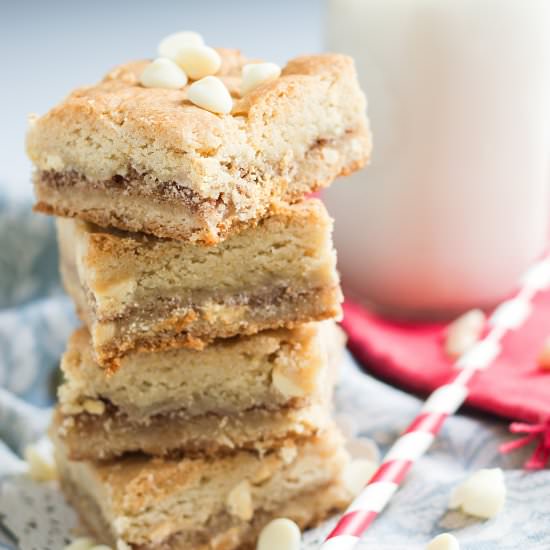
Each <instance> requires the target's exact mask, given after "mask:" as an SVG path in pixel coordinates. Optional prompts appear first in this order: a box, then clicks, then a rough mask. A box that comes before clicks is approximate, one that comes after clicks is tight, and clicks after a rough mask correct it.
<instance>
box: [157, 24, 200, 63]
mask: <svg viewBox="0 0 550 550" xmlns="http://www.w3.org/2000/svg"><path fill="white" fill-rule="evenodd" d="M203 44H204V39H203V37H202V36H201V35H200V34H199V33H198V32H193V31H181V32H175V33H173V34H169V35H168V36H166V37H165V38H163V39H162V40H161V41H160V44H159V45H158V48H157V50H158V54H159V56H160V57H168V58H169V59H172V60H173V59H174V58H175V57H176V55H177V53H178V52H179V51H180V50H181V49H182V48H184V47H185V46H202V45H203Z"/></svg>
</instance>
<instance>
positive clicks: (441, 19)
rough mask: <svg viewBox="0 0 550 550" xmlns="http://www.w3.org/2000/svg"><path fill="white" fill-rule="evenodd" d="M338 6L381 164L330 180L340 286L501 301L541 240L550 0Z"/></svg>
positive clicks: (395, 302)
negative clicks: (365, 97)
mask: <svg viewBox="0 0 550 550" xmlns="http://www.w3.org/2000/svg"><path fill="white" fill-rule="evenodd" d="M330 6H331V11H330V14H331V15H332V17H331V19H330V20H331V26H330V33H329V42H328V44H329V47H330V48H331V49H335V50H341V51H344V52H347V53H351V54H352V55H353V56H354V57H355V58H356V60H357V63H358V67H359V71H360V76H361V79H362V83H363V86H364V88H365V89H366V90H367V95H368V99H369V113H370V117H371V121H372V128H373V134H374V153H373V161H372V165H371V166H370V167H369V168H368V169H367V170H366V171H365V172H363V173H360V174H359V175H356V176H354V177H353V178H352V180H351V181H346V182H345V185H344V183H342V184H341V185H336V186H334V187H332V188H331V189H330V190H329V191H328V192H327V197H328V203H329V210H331V212H332V213H333V214H334V215H335V218H336V220H337V224H336V244H337V248H338V251H339V265H340V268H341V270H342V272H343V281H344V286H346V287H348V288H349V289H351V290H352V291H354V292H355V293H356V294H357V295H359V296H361V297H364V298H368V299H371V300H373V301H374V302H377V303H378V304H380V305H382V306H385V307H386V309H392V310H395V311H401V312H403V313H404V312H410V311H411V310H412V311H416V312H418V313H419V314H420V313H421V312H426V311H429V312H432V313H440V312H446V311H447V312H457V311H462V310H467V309H470V308H471V307H475V306H483V305H491V304H494V303H496V302H497V301H500V300H501V299H502V298H504V297H505V296H506V294H507V293H508V292H510V291H511V290H512V289H513V288H514V287H515V285H516V284H517V280H518V277H519V276H520V275H521V273H522V272H523V271H524V269H525V268H526V267H527V266H528V265H529V263H530V262H531V261H532V260H534V259H535V258H536V257H537V256H538V255H539V254H540V253H541V252H542V250H543V247H544V245H545V243H546V236H547V228H546V222H547V215H548V205H549V200H548V170H547V168H548V154H549V151H550V128H549V126H550V114H549V107H550V2H548V1H547V0H530V1H529V2H518V1H517V0H483V1H481V0H460V1H457V0H423V1H411V0H392V1H388V0H368V1H362V0H331V1H330ZM358 235H360V238H358Z"/></svg>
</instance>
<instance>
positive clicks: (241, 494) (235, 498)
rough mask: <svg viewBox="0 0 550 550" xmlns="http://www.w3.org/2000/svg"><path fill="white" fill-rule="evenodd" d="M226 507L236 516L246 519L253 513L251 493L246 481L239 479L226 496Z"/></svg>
mask: <svg viewBox="0 0 550 550" xmlns="http://www.w3.org/2000/svg"><path fill="white" fill-rule="evenodd" d="M227 509H228V510H229V512H230V513H231V514H233V515H234V516H237V517H238V518H240V519H242V520H244V521H248V520H249V519H251V518H252V516H253V515H254V507H253V505H252V493H251V492H250V484H249V483H248V481H246V480H245V481H241V483H239V484H238V485H236V486H235V487H233V489H232V490H231V492H230V493H229V495H228V496H227Z"/></svg>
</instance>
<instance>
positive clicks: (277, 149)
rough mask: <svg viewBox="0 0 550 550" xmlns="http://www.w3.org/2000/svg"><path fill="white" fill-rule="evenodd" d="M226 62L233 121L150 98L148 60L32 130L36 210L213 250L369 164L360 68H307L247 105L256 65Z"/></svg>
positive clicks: (158, 94) (297, 65)
mask: <svg viewBox="0 0 550 550" xmlns="http://www.w3.org/2000/svg"><path fill="white" fill-rule="evenodd" d="M218 52H219V53H220V55H221V58H222V65H221V68H220V70H219V71H218V73H217V75H216V76H217V77H219V78H220V79H221V80H222V81H223V83H224V84H225V85H226V87H227V88H228V89H229V91H230V93H231V95H232V96H233V100H234V101H233V103H234V106H233V110H232V112H231V113H230V114H226V115H220V114H214V113H212V112H209V111H206V110H204V109H201V108H199V107H197V106H196V105H193V104H191V103H190V102H189V101H188V100H187V99H186V93H187V91H186V90H187V88H188V86H186V87H184V88H182V89H176V90H171V89H164V88H146V87H143V86H142V85H140V83H139V76H140V74H141V73H142V72H143V70H144V68H145V67H146V66H147V65H148V61H140V62H132V63H128V64H127V65H123V66H121V67H118V68H116V69H114V70H113V71H111V72H110V73H108V74H107V75H106V76H105V78H104V79H103V80H102V81H101V82H100V83H98V84H97V85H95V86H89V87H85V88H80V89H77V90H76V91H74V92H73V93H71V94H70V95H69V96H68V97H67V98H66V99H65V100H64V101H63V102H62V103H60V104H59V105H58V106H57V107H55V108H53V109H52V110H51V111H50V112H48V113H47V114H45V115H44V116H42V117H38V118H34V119H32V120H31V123H30V128H29V131H28V135H27V151H28V154H29V156H30V158H31V159H32V161H33V163H34V164H35V166H36V172H35V176H34V182H35V191H36V197H37V204H36V210H38V211H40V212H45V213H48V214H54V215H57V216H69V217H73V216H74V217H78V218H81V219H83V220H87V221H90V222H94V223H96V224H98V225H100V226H104V227H107V226H113V227H117V228H119V229H124V230H127V231H140V232H145V233H150V234H153V235H157V236H159V237H170V238H176V239H183V240H195V241H201V242H203V243H207V244H208V243H210V244H212V243H216V242H218V241H220V240H221V239H223V238H225V237H226V236H227V235H229V234H231V233H232V232H234V231H238V230H240V229H241V228H243V227H246V226H250V225H254V224H255V223H257V222H258V221H259V220H260V219H261V218H263V217H264V216H265V215H266V214H267V213H268V212H269V210H270V208H272V207H273V206H274V205H276V204H277V203H279V202H281V201H283V202H294V201H298V200H300V199H301V198H303V197H304V196H305V195H306V194H308V193H310V192H312V191H315V190H317V189H320V188H322V187H324V186H326V185H328V184H329V183H330V182H331V181H332V180H333V179H334V178H335V177H337V176H339V175H344V174H348V173H350V172H352V171H354V170H357V169H358V168H360V167H362V166H363V165H364V164H365V163H366V161H367V159H368V157H369V154H370V150H371V139H370V133H369V130H368V125H367V119H366V114H365V105H366V102H365V97H364V95H363V93H362V92H361V90H360V89H359V85H358V82H357V76H356V72H355V68H354V64H353V61H352V59H351V58H349V57H347V56H343V55H336V54H324V55H313V56H305V57H299V58H297V59H294V60H292V61H290V62H289V63H288V64H287V65H286V67H284V68H283V70H282V74H281V76H280V77H279V78H277V79H275V80H271V81H269V82H266V83H264V84H262V85H260V86H258V87H257V88H255V89H254V90H252V91H251V92H250V93H247V94H246V95H244V96H243V97H240V94H239V91H238V90H239V88H240V80H241V70H242V67H243V65H244V64H246V63H247V62H248V60H247V59H245V58H244V57H243V56H242V55H241V54H240V53H239V52H237V51H235V50H228V49H223V50H222V49H221V50H218Z"/></svg>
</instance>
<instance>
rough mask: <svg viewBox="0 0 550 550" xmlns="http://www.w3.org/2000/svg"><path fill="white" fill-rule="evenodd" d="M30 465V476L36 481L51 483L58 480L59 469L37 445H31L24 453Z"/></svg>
mask: <svg viewBox="0 0 550 550" xmlns="http://www.w3.org/2000/svg"><path fill="white" fill-rule="evenodd" d="M23 455H24V457H25V460H26V462H27V464H28V467H29V469H28V472H27V473H28V475H29V477H30V478H31V479H33V480H34V481H40V482H42V481H51V480H53V479H57V469H56V467H55V464H54V463H53V461H52V460H51V459H50V457H48V456H47V455H46V453H44V452H42V451H41V450H40V449H39V447H38V446H37V445H29V446H28V447H27V448H26V449H25V451H24V453H23Z"/></svg>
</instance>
